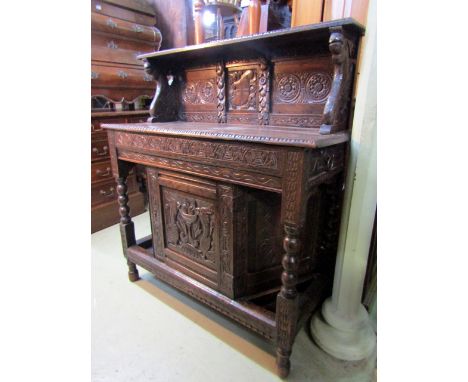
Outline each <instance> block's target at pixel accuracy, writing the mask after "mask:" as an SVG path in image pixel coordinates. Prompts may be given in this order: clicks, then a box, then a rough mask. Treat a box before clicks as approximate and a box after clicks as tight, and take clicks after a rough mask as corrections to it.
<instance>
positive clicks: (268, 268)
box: [103, 19, 363, 377]
mask: <svg viewBox="0 0 468 382" xmlns="http://www.w3.org/2000/svg"><path fill="white" fill-rule="evenodd" d="M362 33H363V28H362V27H361V26H360V25H359V24H357V23H356V22H355V21H354V20H352V19H343V20H337V21H333V22H327V23H321V24H315V25H308V26H304V27H298V28H294V29H287V30H280V31H275V32H268V33H264V34H260V35H253V36H248V37H241V38H235V39H230V40H221V41H217V42H211V43H206V44H201V45H195V46H189V47H185V48H181V49H171V50H166V51H161V52H155V53H150V54H145V55H142V56H140V57H141V58H142V59H144V61H145V67H146V70H147V73H149V74H151V75H152V76H153V77H154V79H155V80H156V81H157V89H156V94H155V97H154V99H153V102H152V104H151V109H150V114H151V117H150V118H149V120H148V122H146V123H128V124H118V125H117V124H105V125H103V127H104V128H105V129H107V130H108V137H109V147H110V157H111V163H112V173H113V176H114V177H115V179H116V181H117V193H118V195H119V196H118V201H119V205H120V208H119V212H120V216H121V219H120V230H121V235H122V244H123V249H124V254H125V257H126V259H127V264H128V269H129V278H130V280H131V281H135V280H138V270H137V267H136V266H137V265H139V266H141V267H143V268H146V269H148V270H149V271H151V272H152V273H153V274H154V275H156V277H157V278H159V279H161V280H163V281H165V282H167V283H168V284H170V285H172V286H173V287H175V288H178V289H180V290H182V291H183V292H185V293H187V294H189V295H190V296H192V297H193V298H195V299H197V300H199V301H201V302H203V303H205V304H206V305H208V306H210V307H211V308H213V309H215V310H217V311H218V312H220V313H222V314H224V315H226V316H227V317H229V318H231V319H233V320H235V321H237V322H238V323H240V324H242V325H244V326H245V327H247V328H249V329H251V330H253V331H254V332H256V333H258V334H259V335H260V336H263V337H264V338H265V339H267V340H269V341H271V342H272V343H273V344H274V346H275V347H276V356H277V366H278V374H279V375H280V376H281V377H286V376H287V375H288V373H289V369H290V361H289V357H290V355H291V350H292V345H293V342H294V338H295V336H296V334H297V332H298V330H299V329H300V328H301V325H302V324H303V323H304V321H305V320H306V319H307V318H308V317H309V316H310V314H311V312H312V311H313V310H314V309H315V307H316V306H317V305H318V304H319V303H320V302H321V301H322V299H323V297H325V296H324V294H325V295H327V294H328V293H329V288H330V283H331V280H332V278H333V266H334V261H335V255H336V245H337V236H338V235H337V233H338V227H339V216H340V207H341V196H342V191H343V181H344V179H343V174H344V170H345V166H346V148H347V142H348V140H349V131H348V125H349V122H350V109H351V95H352V86H353V77H354V66H355V59H356V55H357V45H358V42H359V37H360V35H361V34H362ZM136 164H140V165H144V166H145V167H146V172H147V181H148V192H149V202H150V217H151V226H152V236H151V237H148V238H143V239H140V240H136V238H135V231H134V226H133V222H132V220H131V218H130V216H129V206H128V195H127V193H128V185H127V177H128V175H129V172H130V171H131V169H132V168H134V166H135V165H136ZM155 346H157V345H155Z"/></svg>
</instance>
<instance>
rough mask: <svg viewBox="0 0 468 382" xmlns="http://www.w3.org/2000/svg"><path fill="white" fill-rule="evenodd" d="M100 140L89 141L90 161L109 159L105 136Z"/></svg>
mask: <svg viewBox="0 0 468 382" xmlns="http://www.w3.org/2000/svg"><path fill="white" fill-rule="evenodd" d="M101 137H102V138H101V139H95V140H94V139H93V140H92V141H91V161H97V160H101V159H108V158H109V143H108V142H107V137H106V136H105V135H103V136H101Z"/></svg>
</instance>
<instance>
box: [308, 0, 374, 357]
mask: <svg viewBox="0 0 468 382" xmlns="http://www.w3.org/2000/svg"><path fill="white" fill-rule="evenodd" d="M376 13H377V12H376V2H375V0H371V1H370V3H369V11H368V17H367V28H366V36H365V37H364V39H363V47H362V48H363V49H364V50H363V57H362V59H363V60H362V63H361V73H360V76H359V79H358V89H359V91H358V93H357V99H356V109H355V114H354V120H353V131H352V136H351V151H350V161H349V167H348V173H347V180H346V189H345V195H344V205H343V215H342V219H341V227H340V239H339V243H338V253H337V261H336V267H335V278H334V282H333V292H332V296H331V297H330V298H328V299H327V300H326V301H325V302H324V304H323V306H322V308H321V311H319V312H317V313H316V314H315V315H314V316H313V317H312V321H311V333H312V337H313V338H314V340H315V342H316V343H317V344H318V345H319V346H320V347H321V348H322V349H323V350H325V351H326V352H327V353H329V354H331V355H333V356H334V357H336V358H339V359H343V360H348V361H357V360H361V359H364V358H366V357H368V356H369V355H371V354H372V352H373V351H374V349H375V346H376V335H375V333H374V330H373V328H372V325H371V322H370V320H369V316H368V313H367V311H366V309H365V308H364V306H363V305H362V304H361V297H362V290H363V284H364V277H365V273H366V266H367V257H368V254H369V244H370V240H371V236H372V227H373V223H374V216H375V210H376V206H377V169H376V167H377V121H376V118H377V41H376V34H377V30H376V29H377V26H376Z"/></svg>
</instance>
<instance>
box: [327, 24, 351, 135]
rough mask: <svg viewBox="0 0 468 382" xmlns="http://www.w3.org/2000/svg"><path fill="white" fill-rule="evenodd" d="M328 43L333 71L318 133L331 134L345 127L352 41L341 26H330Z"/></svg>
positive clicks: (349, 92)
mask: <svg viewBox="0 0 468 382" xmlns="http://www.w3.org/2000/svg"><path fill="white" fill-rule="evenodd" d="M328 45H329V49H330V52H331V54H332V62H333V66H334V72H333V82H332V86H331V90H330V95H329V97H328V99H327V102H326V104H325V108H324V111H323V122H322V125H321V126H320V134H331V133H334V132H337V131H340V130H344V129H346V123H347V116H348V109H349V104H350V96H351V84H352V81H353V69H354V64H353V62H352V55H353V54H354V43H353V41H351V39H349V38H348V37H347V36H346V33H345V31H344V30H343V28H342V27H332V28H330V38H329V40H328Z"/></svg>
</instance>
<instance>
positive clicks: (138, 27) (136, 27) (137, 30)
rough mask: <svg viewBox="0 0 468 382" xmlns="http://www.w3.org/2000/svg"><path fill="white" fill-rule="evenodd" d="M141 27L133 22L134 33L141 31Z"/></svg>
mask: <svg viewBox="0 0 468 382" xmlns="http://www.w3.org/2000/svg"><path fill="white" fill-rule="evenodd" d="M143 30H144V29H143V28H142V27H141V26H140V25H137V24H134V25H133V31H134V32H136V33H142V32H143Z"/></svg>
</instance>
